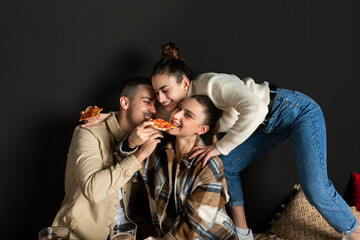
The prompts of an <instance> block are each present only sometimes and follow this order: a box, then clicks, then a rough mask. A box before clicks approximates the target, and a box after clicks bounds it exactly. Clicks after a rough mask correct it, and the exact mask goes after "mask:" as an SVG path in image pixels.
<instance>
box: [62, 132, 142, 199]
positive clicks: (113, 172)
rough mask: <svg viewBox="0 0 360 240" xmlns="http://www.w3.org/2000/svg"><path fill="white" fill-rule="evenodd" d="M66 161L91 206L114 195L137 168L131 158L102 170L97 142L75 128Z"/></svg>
mask: <svg viewBox="0 0 360 240" xmlns="http://www.w3.org/2000/svg"><path fill="white" fill-rule="evenodd" d="M69 158H70V159H72V161H71V164H73V165H74V166H73V168H74V169H75V175H76V178H77V179H78V181H79V183H80V188H81V191H82V193H83V195H84V196H85V197H86V198H87V199H88V200H89V201H90V202H94V203H97V202H100V201H101V200H103V199H105V198H106V197H107V196H109V195H111V194H113V193H115V192H117V191H118V190H119V189H120V188H121V187H122V186H124V185H125V184H126V183H127V182H128V181H129V180H130V178H131V177H132V176H133V175H134V173H135V172H136V171H137V170H139V169H140V164H139V162H138V161H137V159H136V158H135V157H134V156H133V155H131V156H129V157H127V158H125V159H123V160H122V161H121V162H119V163H116V164H115V165H112V166H110V167H109V168H105V169H104V166H103V164H104V162H103V159H102V155H101V150H100V148H99V143H98V140H97V138H96V136H95V135H94V134H93V133H92V132H91V131H90V130H89V129H87V128H76V129H75V132H74V135H73V139H72V142H71V145H70V149H69Z"/></svg>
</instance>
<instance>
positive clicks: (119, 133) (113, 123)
mask: <svg viewBox="0 0 360 240" xmlns="http://www.w3.org/2000/svg"><path fill="white" fill-rule="evenodd" d="M105 124H106V126H107V127H108V128H109V130H110V132H111V133H112V135H113V136H114V138H115V139H116V141H117V142H120V140H121V139H122V138H123V137H124V135H125V132H124V131H123V130H122V129H121V127H120V125H119V122H118V119H117V115H116V114H115V112H111V116H110V117H108V118H107V119H106V122H105Z"/></svg>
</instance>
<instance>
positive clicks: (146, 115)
mask: <svg viewBox="0 0 360 240" xmlns="http://www.w3.org/2000/svg"><path fill="white" fill-rule="evenodd" d="M144 118H145V119H146V120H151V119H153V118H154V114H151V113H145V114H144Z"/></svg>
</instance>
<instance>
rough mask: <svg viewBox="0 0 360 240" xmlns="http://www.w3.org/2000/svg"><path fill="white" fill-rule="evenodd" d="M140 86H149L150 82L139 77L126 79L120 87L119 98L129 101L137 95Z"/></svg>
mask: <svg viewBox="0 0 360 240" xmlns="http://www.w3.org/2000/svg"><path fill="white" fill-rule="evenodd" d="M140 85H149V86H151V80H150V79H149V78H146V77H141V76H133V77H129V78H127V79H126V80H125V82H124V83H123V84H122V85H121V87H120V97H127V98H129V99H130V100H131V99H132V97H133V96H134V95H136V94H137V93H138V90H139V86H140Z"/></svg>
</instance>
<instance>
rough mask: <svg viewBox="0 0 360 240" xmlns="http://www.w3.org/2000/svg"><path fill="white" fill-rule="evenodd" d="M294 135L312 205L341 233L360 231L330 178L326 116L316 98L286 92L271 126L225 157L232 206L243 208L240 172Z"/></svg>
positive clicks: (278, 97) (278, 100) (276, 101)
mask: <svg viewBox="0 0 360 240" xmlns="http://www.w3.org/2000/svg"><path fill="white" fill-rule="evenodd" d="M290 137H291V138H292V143H293V146H294V154H295V158H296V165H297V169H298V175H299V179H300V184H301V187H302V189H303V191H304V193H305V196H306V197H307V199H308V200H309V202H310V203H311V204H312V205H313V206H315V207H316V209H317V210H318V211H319V212H320V214H321V215H322V216H323V217H324V218H325V219H326V221H327V222H328V223H329V224H330V225H331V226H332V227H333V228H334V229H335V230H337V231H338V232H340V233H342V232H345V231H351V232H353V231H355V230H356V229H357V228H358V226H359V225H358V223H357V221H356V219H355V217H354V216H353V214H352V213H351V210H350V208H349V207H348V205H347V203H346V202H345V201H344V200H343V198H342V197H341V196H340V195H339V194H338V193H337V191H336V190H335V188H334V186H333V184H332V183H331V181H330V180H329V179H328V177H327V167H326V128H325V120H324V117H323V113H322V111H321V109H320V107H319V105H318V104H317V103H316V102H315V101H314V100H312V99H311V98H309V97H308V96H306V95H304V94H302V93H299V92H296V91H290V90H287V89H277V93H276V96H275V99H274V104H273V108H272V111H271V113H270V118H269V120H268V122H267V124H266V126H265V127H263V128H261V127H259V128H258V129H257V130H256V131H255V132H254V133H253V134H252V135H251V136H250V137H249V138H248V139H247V140H246V141H245V142H243V143H242V144H241V145H239V146H238V147H237V148H235V149H234V150H233V151H231V152H230V153H229V154H228V155H226V156H224V155H221V156H220V158H221V160H222V162H223V165H224V174H225V177H226V182H227V185H228V191H229V195H230V201H229V203H228V205H229V206H243V205H244V200H243V192H242V187H241V180H240V175H239V172H241V171H242V170H243V169H244V168H246V167H247V166H248V165H249V164H251V163H252V162H253V161H255V160H256V159H258V158H259V157H260V156H262V155H263V154H265V153H266V152H268V151H269V150H271V149H273V148H274V147H276V146H277V145H279V144H280V143H282V142H284V141H285V140H287V139H288V138H290Z"/></svg>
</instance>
